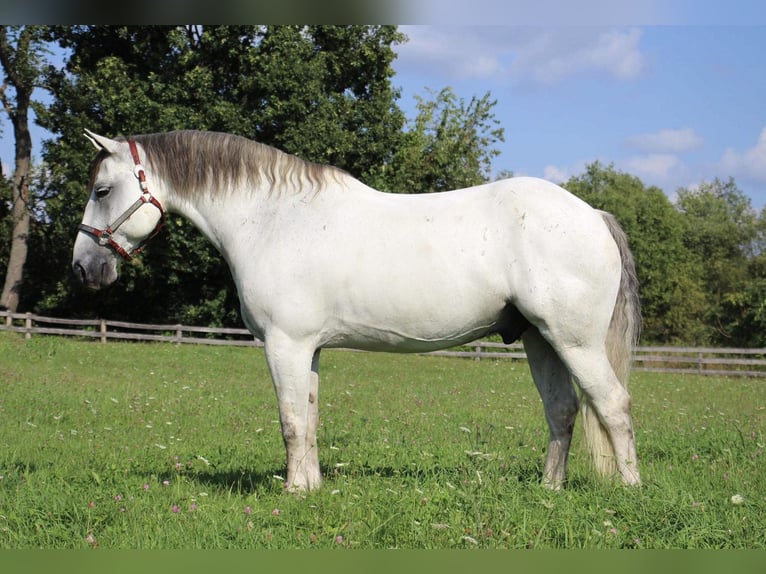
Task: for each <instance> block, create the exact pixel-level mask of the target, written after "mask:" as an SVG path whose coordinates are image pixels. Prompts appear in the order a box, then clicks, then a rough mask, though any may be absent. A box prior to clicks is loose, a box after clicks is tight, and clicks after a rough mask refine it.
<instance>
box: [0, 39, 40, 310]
mask: <svg viewBox="0 0 766 574" xmlns="http://www.w3.org/2000/svg"><path fill="white" fill-rule="evenodd" d="M0 36H1V37H0V60H1V61H2V65H3V69H4V70H5V73H6V76H7V77H8V78H9V79H10V84H11V85H13V87H14V88H16V105H15V106H12V105H11V104H10V102H9V101H8V99H7V97H6V95H5V87H6V86H5V85H3V94H2V96H3V97H2V100H3V105H4V107H5V110H6V112H7V113H8V117H9V118H10V119H11V123H12V124H13V135H14V137H15V140H16V154H15V155H16V157H15V166H14V173H13V197H12V201H13V207H12V211H11V214H12V218H13V231H12V235H11V252H10V256H9V258H8V269H7V270H6V272H5V285H4V286H3V292H2V294H0V308H6V309H8V310H9V311H13V312H15V311H18V307H19V299H20V294H21V285H22V280H23V277H24V265H25V264H26V262H27V249H28V247H27V241H28V238H29V226H30V219H31V215H30V209H29V176H30V170H31V165H32V137H31V135H30V133H29V104H30V101H31V98H32V91H33V89H34V79H33V78H32V79H30V78H29V76H28V75H25V74H20V73H18V71H19V70H17V69H15V68H14V67H13V65H12V64H13V63H14V62H18V58H16V57H14V58H11V49H10V47H9V45H8V41H7V35H6V28H5V27H3V30H2V34H1V35H0ZM30 39H31V32H30V30H29V29H28V28H27V29H25V30H24V31H23V32H22V34H21V37H20V39H19V45H18V49H17V51H16V56H19V55H21V56H22V57H23V58H29V42H30Z"/></svg>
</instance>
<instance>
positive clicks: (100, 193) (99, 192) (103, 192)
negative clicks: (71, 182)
mask: <svg viewBox="0 0 766 574" xmlns="http://www.w3.org/2000/svg"><path fill="white" fill-rule="evenodd" d="M111 191H112V188H111V187H109V186H107V185H104V186H101V187H97V188H96V197H97V198H98V199H104V198H105V197H106V196H107V195H109V193H110V192H111Z"/></svg>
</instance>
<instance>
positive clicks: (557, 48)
mask: <svg viewBox="0 0 766 574" xmlns="http://www.w3.org/2000/svg"><path fill="white" fill-rule="evenodd" d="M640 40H641V30H639V29H637V28H633V29H630V30H606V31H599V32H597V31H596V30H594V29H592V28H561V29H549V30H544V31H540V33H539V34H537V35H536V37H535V38H531V39H530V40H529V41H528V42H527V43H526V44H524V45H522V46H520V47H519V48H518V50H516V51H515V52H514V58H513V61H512V62H511V64H510V66H509V68H508V72H509V75H510V76H511V77H512V78H513V79H514V80H515V81H516V82H524V81H532V82H534V83H536V84H542V85H548V86H551V85H555V84H560V83H561V82H563V81H564V80H566V79H567V78H570V77H573V76H577V75H590V74H593V73H596V74H604V75H606V76H607V77H611V78H613V79H617V80H630V79H633V78H636V77H638V76H639V75H640V74H641V72H642V71H643V70H644V67H645V58H644V56H643V54H642V53H641V50H640V48H639V42H640Z"/></svg>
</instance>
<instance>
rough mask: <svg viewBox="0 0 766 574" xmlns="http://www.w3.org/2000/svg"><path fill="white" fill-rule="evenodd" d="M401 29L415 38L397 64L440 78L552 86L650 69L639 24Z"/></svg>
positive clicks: (630, 75) (400, 51)
mask: <svg viewBox="0 0 766 574" xmlns="http://www.w3.org/2000/svg"><path fill="white" fill-rule="evenodd" d="M401 30H402V31H403V32H404V33H405V34H407V36H408V37H409V39H410V40H409V42H407V43H405V44H404V45H402V46H400V47H399V48H398V54H399V59H398V61H397V67H398V68H399V69H400V70H408V71H411V72H416V73H429V74H432V75H434V76H437V77H438V76H442V75H446V76H447V77H451V78H453V79H456V80H465V79H471V78H474V79H475V78H494V79H508V80H511V81H512V82H514V83H515V84H516V85H517V86H523V85H524V84H535V85H546V86H552V85H557V84H560V83H562V82H564V81H565V80H567V79H569V78H571V77H576V76H580V75H593V74H601V75H605V76H607V77H609V78H612V79H616V80H621V81H622V80H630V79H633V78H636V77H638V76H639V75H640V74H641V73H642V72H643V71H644V69H645V57H644V55H643V53H642V51H641V48H640V41H641V36H642V32H641V30H640V29H638V28H630V29H606V28H595V27H558V28H540V27H535V28H532V27H519V26H402V27H401Z"/></svg>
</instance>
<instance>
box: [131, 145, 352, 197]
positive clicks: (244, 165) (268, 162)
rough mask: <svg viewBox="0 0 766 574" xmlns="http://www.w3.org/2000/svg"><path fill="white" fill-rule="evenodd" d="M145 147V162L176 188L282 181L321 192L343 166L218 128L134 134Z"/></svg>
mask: <svg viewBox="0 0 766 574" xmlns="http://www.w3.org/2000/svg"><path fill="white" fill-rule="evenodd" d="M133 139H134V140H135V141H136V142H138V143H139V144H141V146H142V147H143V148H144V150H145V152H146V160H144V161H146V163H147V165H149V166H151V168H152V170H153V171H155V172H156V173H158V174H161V176H162V177H163V178H165V179H166V180H167V181H168V183H169V184H170V185H172V187H173V189H174V191H175V193H177V194H178V195H180V196H182V197H183V196H190V195H193V194H197V193H226V192H227V191H229V190H231V189H232V188H233V187H234V186H236V185H251V186H252V187H253V188H255V187H258V186H261V185H263V184H264V183H265V184H266V185H267V186H268V189H269V191H275V190H276V191H279V190H280V188H281V187H282V186H285V187H286V188H287V187H293V188H295V189H296V190H300V191H313V193H317V192H318V191H320V190H321V189H322V187H323V185H324V184H325V183H326V182H327V181H328V179H330V178H334V179H337V177H338V175H339V174H343V173H345V172H343V171H342V170H340V169H338V168H334V167H331V166H326V165H320V164H316V163H312V162H309V161H304V160H302V159H300V158H299V157H297V156H294V155H290V154H287V153H284V152H282V151H280V150H278V149H276V148H273V147H270V146H267V145H264V144H261V143H257V142H255V141H252V140H249V139H247V138H244V137H241V136H236V135H231V134H225V133H220V132H204V131H194V130H182V131H172V132H164V133H156V134H144V135H136V136H133Z"/></svg>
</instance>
